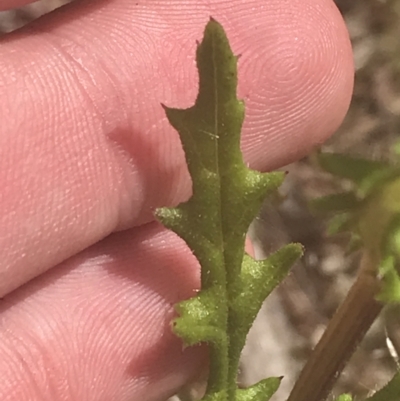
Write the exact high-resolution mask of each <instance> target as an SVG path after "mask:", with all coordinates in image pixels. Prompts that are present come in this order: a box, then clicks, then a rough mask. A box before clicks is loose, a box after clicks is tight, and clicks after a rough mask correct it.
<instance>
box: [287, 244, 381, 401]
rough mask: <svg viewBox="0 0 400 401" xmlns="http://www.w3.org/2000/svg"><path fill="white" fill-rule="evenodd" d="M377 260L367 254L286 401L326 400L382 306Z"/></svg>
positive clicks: (364, 255) (365, 253)
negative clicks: (379, 296) (353, 281)
mask: <svg viewBox="0 0 400 401" xmlns="http://www.w3.org/2000/svg"><path fill="white" fill-rule="evenodd" d="M376 260H377V258H374V257H372V256H371V254H370V253H369V252H367V251H365V252H364V254H363V257H362V260H361V265H360V270H359V273H358V275H357V279H356V281H355V283H354V284H353V286H352V287H351V289H350V291H349V293H348V294H347V297H346V299H345V300H344V301H343V303H342V305H341V306H340V307H339V308H338V310H337V311H336V313H335V315H334V316H333V318H332V319H331V321H330V322H329V324H328V327H327V328H326V330H325V332H324V334H323V336H322V338H321V340H320V341H319V342H318V344H317V346H316V347H315V349H314V351H313V352H312V354H311V356H310V358H309V359H308V361H307V362H306V364H305V366H304V368H303V370H302V372H301V373H300V376H299V378H298V380H297V381H296V384H295V385H294V387H293V390H292V392H291V394H290V396H289V398H288V400H287V401H323V400H326V398H327V396H328V395H329V393H330V392H331V390H332V388H333V385H334V383H335V381H336V379H337V378H338V376H339V374H340V373H341V372H342V370H343V369H344V367H345V365H346V363H347V362H348V360H349V359H350V357H351V356H352V354H353V352H354V350H355V348H356V346H357V345H358V344H359V343H360V342H361V340H362V339H363V337H364V335H365V333H366V332H367V330H368V329H369V328H370V327H371V325H372V323H373V322H374V320H375V319H376V317H377V316H378V315H379V313H380V311H381V310H382V307H383V305H382V304H381V303H380V302H378V301H377V300H376V299H375V297H376V295H377V294H378V292H379V289H380V282H379V279H378V277H377V266H378V264H377V263H374V261H376Z"/></svg>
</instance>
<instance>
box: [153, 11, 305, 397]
mask: <svg viewBox="0 0 400 401" xmlns="http://www.w3.org/2000/svg"><path fill="white" fill-rule="evenodd" d="M196 59H197V67H198V71H199V94H198V96H197V99H196V102H195V104H194V106H192V107H190V108H188V109H186V110H180V109H174V108H169V107H166V106H164V109H165V112H166V115H167V117H168V120H169V122H170V123H171V125H172V126H173V127H174V128H175V129H176V130H177V131H178V133H179V136H180V139H181V142H182V146H183V149H184V152H185V156H186V162H187V165H188V169H189V173H190V175H191V178H192V189H193V195H192V197H191V198H190V199H189V200H188V201H187V202H185V203H182V204H180V205H179V206H177V207H174V208H167V207H164V208H160V209H158V210H157V211H156V216H157V218H158V219H159V220H160V221H161V223H162V224H164V226H166V227H167V228H169V229H171V230H173V231H174V232H175V233H177V234H178V235H179V236H180V237H181V238H183V239H184V240H185V242H186V243H187V244H188V245H189V247H190V249H191V250H192V252H193V254H194V255H195V256H196V258H197V259H198V261H199V262H200V265H201V291H200V292H199V293H198V295H197V296H196V297H194V298H192V299H189V300H186V301H183V302H181V303H179V304H178V305H177V307H176V310H177V312H178V314H179V316H178V317H177V318H176V319H175V321H174V322H173V328H174V331H175V333H176V334H178V335H179V336H180V337H181V338H182V339H183V341H184V343H185V345H187V346H188V345H194V344H197V343H201V342H206V343H208V344H209V347H210V369H209V370H210V373H209V380H208V385H207V390H206V394H205V396H204V398H203V400H204V401H237V400H239V399H240V400H241V401H242V400H243V401H246V400H250V399H251V400H254V401H266V400H268V399H269V397H270V395H271V394H272V392H273V391H275V389H276V387H277V385H278V384H279V383H278V382H279V380H278V379H266V380H264V381H262V382H260V383H258V384H257V385H255V386H252V387H250V388H249V389H246V390H242V389H238V386H237V383H236V378H237V371H238V365H239V357H240V352H241V350H242V348H243V346H244V343H245V339H246V335H247V332H248V330H249V329H250V326H251V323H252V322H253V320H254V318H255V316H256V314H257V312H258V310H259V309H260V307H261V304H262V301H263V300H264V299H265V297H266V296H267V295H268V294H269V293H270V291H271V290H272V289H273V288H274V287H275V286H276V285H277V284H278V282H279V281H280V280H282V278H283V277H284V276H285V274H286V273H287V272H288V270H289V267H290V265H291V264H292V263H293V262H294V261H295V260H296V259H297V258H298V257H299V256H300V254H301V252H302V249H301V247H300V246H299V245H288V246H287V247H285V248H283V249H282V250H280V251H278V252H276V253H275V254H273V255H271V257H270V258H268V259H267V261H264V262H261V261H254V260H253V259H251V258H250V257H249V256H246V255H245V253H244V247H245V238H246V233H247V230H248V228H249V225H250V223H251V222H252V220H253V219H254V218H255V217H256V215H257V213H258V211H259V209H260V207H261V205H262V203H263V202H264V199H265V197H266V196H267V195H269V194H272V193H273V192H274V191H275V190H276V189H277V188H278V186H279V185H280V184H281V183H282V181H283V179H284V176H285V173H283V172H273V173H260V172H258V171H254V170H251V169H249V168H248V167H247V165H246V164H245V163H244V161H243V157H242V153H241V151H240V133H241V128H242V123H243V118H244V105H243V102H241V101H239V100H238V99H237V97H236V86H237V58H236V57H235V56H234V55H233V53H232V51H231V48H230V46H229V42H228V39H227V37H226V35H225V32H224V30H223V28H222V27H221V25H220V24H219V23H217V22H216V21H215V20H213V19H211V20H210V22H209V23H208V24H207V27H206V29H205V32H204V38H203V40H202V42H201V43H200V44H199V45H198V48H197V58H196ZM277 380H278V381H277Z"/></svg>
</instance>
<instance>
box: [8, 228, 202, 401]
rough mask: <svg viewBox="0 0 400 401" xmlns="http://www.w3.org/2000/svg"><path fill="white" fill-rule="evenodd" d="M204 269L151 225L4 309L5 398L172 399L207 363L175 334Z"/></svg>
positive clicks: (16, 295) (106, 245)
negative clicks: (180, 311)
mask: <svg viewBox="0 0 400 401" xmlns="http://www.w3.org/2000/svg"><path fill="white" fill-rule="evenodd" d="M198 280H199V277H198V266H197V263H196V261H195V259H194V257H193V255H192V254H191V253H190V252H189V251H188V249H187V247H186V246H185V245H184V243H183V241H182V240H180V239H179V238H177V237H176V236H175V235H173V234H172V233H171V232H166V230H164V229H161V228H160V226H159V225H156V224H155V223H152V224H150V225H148V226H146V227H142V228H140V229H137V230H136V231H133V230H131V231H128V232H124V233H120V234H115V235H114V236H113V237H111V238H109V239H107V240H105V241H103V242H101V243H100V244H97V245H96V246H94V247H92V248H90V249H89V250H87V251H85V252H83V253H82V254H81V255H80V256H79V257H75V258H73V259H71V260H69V261H68V262H65V263H64V264H63V265H61V266H58V267H57V269H53V270H52V271H51V272H47V273H46V274H44V275H42V276H40V277H38V278H37V279H36V280H33V281H31V282H30V283H28V284H27V285H25V286H23V287H21V288H20V289H19V290H17V291H15V292H13V293H12V294H9V295H8V296H7V297H5V299H4V300H3V302H2V304H1V313H2V315H1V316H2V318H1V326H0V354H1V355H2V357H1V358H0V377H1V381H0V399H1V400H4V401H35V400H37V401H39V400H40V401H45V400H51V401H61V400H67V399H68V400H71V401H74V400H76V401H81V400H85V401H98V400H100V399H101V400H114V401H122V400H133V401H135V400H137V401H141V400H143V399H146V400H147V401H152V400H162V399H167V398H168V396H170V395H172V394H173V393H174V392H175V391H176V390H177V389H179V387H180V386H182V385H183V384H184V383H186V382H187V381H188V380H189V379H190V378H192V377H193V376H194V375H195V374H196V373H198V371H199V368H201V366H203V365H204V364H205V362H206V357H207V351H206V349H205V348H204V347H193V348H190V349H185V350H184V349H183V345H182V342H181V341H180V340H179V339H178V338H177V337H176V336H175V335H174V334H173V333H172V330H171V326H170V324H171V318H172V316H173V314H174V313H173V306H172V305H173V304H174V303H176V302H178V301H179V300H181V299H184V298H188V297H190V296H192V295H193V288H197V287H198Z"/></svg>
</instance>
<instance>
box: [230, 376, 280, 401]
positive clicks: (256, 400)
mask: <svg viewBox="0 0 400 401" xmlns="http://www.w3.org/2000/svg"><path fill="white" fill-rule="evenodd" d="M281 380H282V378H281V377H269V378H268V379H264V380H261V381H260V382H258V383H256V384H254V385H253V386H250V387H248V388H246V389H239V390H237V393H236V401H268V400H269V399H270V398H271V397H272V396H273V395H274V394H275V393H276V391H277V390H278V388H279V385H280V384H281Z"/></svg>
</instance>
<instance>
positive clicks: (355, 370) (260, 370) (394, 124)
mask: <svg viewBox="0 0 400 401" xmlns="http://www.w3.org/2000/svg"><path fill="white" fill-rule="evenodd" d="M66 2H67V1H64V0H42V1H39V2H36V3H34V4H31V5H28V6H26V7H23V8H21V9H18V10H13V11H6V12H0V33H6V32H10V31H12V30H14V29H17V28H19V27H21V26H23V25H24V24H26V23H28V22H29V21H31V20H32V19H35V18H37V17H39V16H40V15H42V14H44V13H47V12H49V11H51V10H52V9H54V8H57V7H59V6H61V5H62V4H64V3H66ZM336 3H337V6H338V7H339V9H340V11H341V12H342V14H343V16H344V19H345V21H346V23H347V26H348V29H349V32H350V35H351V39H352V43H353V51H354V59H355V66H356V83H355V90H354V96H353V101H352V105H351V107H350V110H349V112H348V114H347V117H346V119H345V122H344V123H343V125H342V126H341V128H340V129H339V130H338V132H337V133H336V134H335V135H334V136H333V137H332V139H331V140H329V142H328V143H326V144H325V145H324V147H323V149H324V150H327V151H334V152H344V153H348V154H353V155H354V154H356V155H359V156H365V157H368V158H371V159H374V160H391V159H393V158H394V156H393V154H392V153H391V148H392V146H393V145H394V144H395V143H396V142H397V140H398V137H399V132H400V0H386V1H385V0H337V1H336ZM286 170H288V171H289V174H288V177H287V179H286V182H285V184H284V186H283V188H282V193H283V195H284V198H283V199H284V200H283V202H281V204H280V205H279V207H278V208H277V207H276V205H273V206H271V205H270V204H268V203H266V204H265V207H264V208H263V210H262V212H261V213H260V216H259V218H257V219H256V221H255V222H254V224H253V226H252V228H251V235H252V237H253V240H254V243H255V246H256V252H257V256H259V257H262V256H264V255H266V254H268V253H270V252H271V251H273V250H275V249H276V248H278V247H279V246H281V245H283V244H286V243H288V242H290V241H296V242H301V243H302V244H304V245H305V247H306V253H305V256H304V258H303V259H302V260H301V262H299V263H298V264H297V265H296V266H295V268H294V269H293V271H292V273H291V275H290V276H289V277H288V278H287V279H286V280H285V282H284V283H283V284H282V285H281V286H280V287H279V288H278V289H277V290H276V291H275V292H274V294H273V295H272V296H271V297H269V298H268V301H267V302H266V303H265V305H264V307H263V309H262V310H261V312H260V314H259V316H258V318H257V321H256V324H255V325H254V327H253V328H252V330H251V332H250V334H249V337H248V342H247V345H246V348H245V350H244V353H243V357H242V364H241V372H240V381H241V384H243V385H246V386H247V385H249V384H252V383H254V382H256V381H258V380H260V379H262V378H264V377H267V376H284V377H285V378H284V380H283V382H282V385H281V388H280V390H279V392H278V393H277V394H276V395H275V396H274V398H273V400H274V401H283V400H285V399H286V397H287V395H288V392H289V391H290V389H291V387H292V386H293V382H294V380H295V378H296V376H297V375H298V373H299V371H300V369H301V367H302V365H303V364H304V362H305V360H306V359H307V357H308V355H309V354H310V352H311V350H312V349H313V347H314V346H315V344H316V342H317V341H318V339H319V338H320V336H321V334H322V332H323V331H324V329H325V327H326V324H327V322H328V321H329V319H330V317H331V316H332V314H333V313H334V311H335V309H336V308H337V306H338V305H339V304H340V302H341V301H342V300H343V298H344V297H345V295H346V293H347V291H348V289H349V288H350V286H351V284H352V282H353V280H354V277H355V274H356V271H357V266H358V259H359V255H357V254H352V255H348V254H347V253H346V245H347V241H348V237H346V235H340V236H336V237H328V236H327V235H326V221H324V219H322V218H321V217H316V216H314V215H313V214H312V213H311V212H310V211H309V208H308V201H309V200H310V199H312V198H315V197H316V196H320V195H325V194H327V193H331V192H332V191H335V190H338V189H341V188H342V189H343V188H344V187H345V186H346V185H347V184H346V183H345V182H332V180H331V178H330V177H329V176H328V175H327V174H325V173H323V172H321V171H320V170H319V169H318V168H316V167H315V165H314V164H313V163H312V161H311V159H310V158H305V159H303V160H300V161H299V162H297V163H295V164H294V165H290V166H287V168H286ZM399 322H400V319H399ZM399 325H400V323H398V322H397V320H396V318H393V317H391V318H389V319H383V318H380V319H379V320H378V321H377V322H376V323H375V324H374V326H373V327H372V328H371V330H370V331H369V332H368V334H367V336H366V338H365V340H364V341H363V343H362V345H361V346H360V347H359V349H358V350H357V351H356V352H355V354H354V356H353V358H352V359H351V361H350V363H349V364H348V366H347V367H346V369H345V371H344V372H343V374H342V375H341V377H340V380H339V381H338V383H337V385H336V388H335V393H336V394H340V393H343V392H351V393H353V394H354V395H358V396H360V397H363V396H365V395H367V394H369V393H371V392H372V391H374V390H376V389H378V388H380V387H381V386H382V385H383V384H385V383H386V382H387V381H388V380H389V379H390V377H391V376H392V374H393V373H394V371H395V370H396V360H395V358H393V356H391V353H392V354H393V351H392V352H389V348H388V345H387V334H388V333H389V334H390V336H391V338H392V339H396V338H397V337H398V338H399V339H400V330H399V328H398V326H399ZM394 342H396V341H394ZM203 387H204V382H202V381H200V382H199V383H197V384H195V385H194V386H193V387H192V388H190V389H189V390H186V391H185V392H183V393H182V394H183V395H182V397H183V398H186V399H191V398H196V397H197V396H198V394H200V393H201V391H202V389H203Z"/></svg>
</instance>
